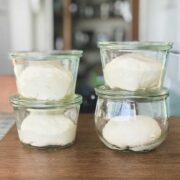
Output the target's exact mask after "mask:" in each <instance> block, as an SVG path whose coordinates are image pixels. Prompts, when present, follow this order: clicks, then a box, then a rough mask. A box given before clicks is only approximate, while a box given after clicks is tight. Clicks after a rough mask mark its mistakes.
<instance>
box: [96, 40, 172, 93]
mask: <svg viewBox="0 0 180 180" xmlns="http://www.w3.org/2000/svg"><path fill="white" fill-rule="evenodd" d="M98 46H99V48H100V54H101V62H102V68H103V74H104V80H105V85H106V86H108V87H109V88H111V89H121V90H128V91H138V90H152V89H160V88H161V87H162V85H163V81H164V74H165V70H166V62H167V55H168V53H169V50H170V49H171V48H172V43H166V42H99V44H98Z"/></svg>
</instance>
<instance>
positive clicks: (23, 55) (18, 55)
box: [9, 50, 83, 61]
mask: <svg viewBox="0 0 180 180" xmlns="http://www.w3.org/2000/svg"><path fill="white" fill-rule="evenodd" d="M82 53H83V51H81V50H61V51H58V50H54V51H42V52H38V51H19V52H13V53H11V54H10V55H9V56H10V58H11V59H16V60H29V61H41V60H64V59H67V58H70V59H79V58H80V57H81V56H82Z"/></svg>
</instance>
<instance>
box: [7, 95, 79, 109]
mask: <svg viewBox="0 0 180 180" xmlns="http://www.w3.org/2000/svg"><path fill="white" fill-rule="evenodd" d="M10 102H11V104H12V106H13V107H26V108H31V109H53V108H66V107H72V106H74V105H77V104H81V103H82V96H81V95H78V94H75V95H74V96H73V98H69V99H68V100H59V101H45V100H35V99H27V98H24V97H21V96H19V95H15V96H11V97H10Z"/></svg>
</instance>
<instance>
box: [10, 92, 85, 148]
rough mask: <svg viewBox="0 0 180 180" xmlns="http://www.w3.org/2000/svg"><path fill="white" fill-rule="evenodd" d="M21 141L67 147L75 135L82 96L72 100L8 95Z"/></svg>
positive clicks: (37, 145)
mask: <svg viewBox="0 0 180 180" xmlns="http://www.w3.org/2000/svg"><path fill="white" fill-rule="evenodd" d="M10 101H11V104H12V106H13V108H14V112H15V116H16V126H17V131H18V135H19V139H20V141H21V142H22V143H23V144H25V145H29V146H33V147H37V148H48V147H60V148H64V147H68V146H70V145H72V144H73V142H74V141H75V137H76V129H77V122H78V116H79V109H80V104H81V103H82V97H81V96H80V95H75V96H74V98H73V99H72V100H71V101H34V100H27V99H23V98H22V97H20V96H12V97H10Z"/></svg>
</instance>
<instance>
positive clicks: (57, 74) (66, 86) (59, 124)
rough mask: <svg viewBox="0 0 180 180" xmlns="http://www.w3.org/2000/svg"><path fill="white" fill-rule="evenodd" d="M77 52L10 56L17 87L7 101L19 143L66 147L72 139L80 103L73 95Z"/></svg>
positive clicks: (19, 53) (15, 54)
mask: <svg viewBox="0 0 180 180" xmlns="http://www.w3.org/2000/svg"><path fill="white" fill-rule="evenodd" d="M81 55H82V51H76V50H69V51H58V52H57V51H53V52H49V53H41V52H17V53H12V54H11V55H10V57H11V59H12V62H13V65H14V73H15V76H16V85H17V90H18V95H15V96H12V97H10V101H11V104H12V106H13V108H14V111H15V114H16V125H17V130H18V135H19V139H20V141H21V142H22V143H23V144H26V145H30V146H34V147H38V148H45V147H67V146H70V145H71V144H73V142H74V141H75V137H76V129H77V121H78V116H79V109H80V104H81V102H82V97H81V96H80V95H78V94H75V86H76V79H77V72H78V66H79V60H80V57H81Z"/></svg>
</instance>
